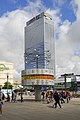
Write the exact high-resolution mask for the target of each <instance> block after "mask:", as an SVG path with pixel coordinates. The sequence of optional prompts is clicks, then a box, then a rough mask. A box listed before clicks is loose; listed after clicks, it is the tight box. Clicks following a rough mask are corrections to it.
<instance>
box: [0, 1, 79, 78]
mask: <svg viewBox="0 0 80 120" xmlns="http://www.w3.org/2000/svg"><path fill="white" fill-rule="evenodd" d="M43 11H46V12H47V13H49V14H50V15H52V18H53V21H54V39H55V67H56V77H58V76H60V75H61V74H64V73H75V74H78V75H80V0H0V61H6V62H12V63H13V64H14V77H15V79H20V77H21V70H23V69H24V27H25V26H26V22H27V21H28V20H30V19H31V18H33V16H36V15H38V14H40V13H41V12H43Z"/></svg>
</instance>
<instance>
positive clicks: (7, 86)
mask: <svg viewBox="0 0 80 120" xmlns="http://www.w3.org/2000/svg"><path fill="white" fill-rule="evenodd" d="M12 87H13V86H12V85H11V83H10V82H5V83H4V87H3V88H2V89H12Z"/></svg>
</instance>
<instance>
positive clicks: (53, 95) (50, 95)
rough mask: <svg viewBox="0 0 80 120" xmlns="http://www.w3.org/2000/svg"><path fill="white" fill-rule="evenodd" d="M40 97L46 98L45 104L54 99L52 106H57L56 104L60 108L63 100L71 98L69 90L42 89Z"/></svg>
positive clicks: (66, 100) (67, 100)
mask: <svg viewBox="0 0 80 120" xmlns="http://www.w3.org/2000/svg"><path fill="white" fill-rule="evenodd" d="M41 95H42V99H45V98H46V100H47V104H49V103H50V102H51V101H54V104H53V106H54V108H57V107H58V106H59V107H60V108H62V106H61V104H63V103H65V102H67V103H68V102H69V101H70V99H71V94H70V92H69V91H59V92H58V91H54V92H53V91H50V90H48V91H46V92H44V91H42V94H41Z"/></svg>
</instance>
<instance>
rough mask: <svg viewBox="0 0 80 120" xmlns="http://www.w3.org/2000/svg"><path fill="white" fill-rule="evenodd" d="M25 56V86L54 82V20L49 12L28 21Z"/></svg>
mask: <svg viewBox="0 0 80 120" xmlns="http://www.w3.org/2000/svg"><path fill="white" fill-rule="evenodd" d="M24 58H25V70H23V71H22V84H23V85H24V86H26V85H53V84H54V74H55V47H54V22H53V20H52V17H51V16H50V15H49V14H48V13H44V12H43V13H41V14H39V15H37V16H36V17H34V18H32V19H31V20H29V21H28V22H27V23H26V27H25V53H24Z"/></svg>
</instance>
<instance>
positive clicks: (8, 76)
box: [7, 73, 9, 96]
mask: <svg viewBox="0 0 80 120" xmlns="http://www.w3.org/2000/svg"><path fill="white" fill-rule="evenodd" d="M8 78H9V75H8V73H7V96H8Z"/></svg>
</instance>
